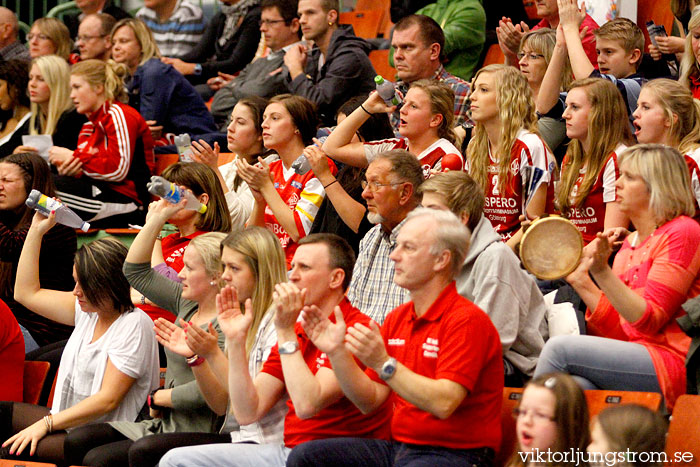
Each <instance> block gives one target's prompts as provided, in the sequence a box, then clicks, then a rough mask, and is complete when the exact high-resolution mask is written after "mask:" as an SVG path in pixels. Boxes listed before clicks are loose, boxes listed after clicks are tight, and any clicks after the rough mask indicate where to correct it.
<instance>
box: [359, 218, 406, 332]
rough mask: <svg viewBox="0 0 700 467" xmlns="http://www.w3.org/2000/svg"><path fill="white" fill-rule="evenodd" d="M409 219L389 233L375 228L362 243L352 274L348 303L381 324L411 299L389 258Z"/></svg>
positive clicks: (377, 226)
mask: <svg viewBox="0 0 700 467" xmlns="http://www.w3.org/2000/svg"><path fill="white" fill-rule="evenodd" d="M405 222H406V219H404V220H403V221H401V222H400V223H399V224H398V225H397V226H396V227H394V229H393V230H392V231H391V232H389V233H387V232H386V231H385V230H384V228H383V227H382V226H381V225H376V226H374V227H373V228H372V229H371V230H370V231H369V232H367V235H365V237H364V238H363V239H362V240H361V241H360V254H359V255H358V257H357V261H356V262H355V269H353V271H352V281H351V282H350V287H348V293H347V295H348V300H350V303H352V305H353V306H354V307H355V308H358V309H359V310H360V311H361V312H362V313H364V314H366V315H367V316H369V317H370V318H372V319H373V320H374V321H376V322H377V323H379V324H382V323H383V322H384V319H385V318H386V316H387V315H388V314H389V312H390V311H391V310H393V309H394V308H396V307H397V306H399V305H401V304H403V303H406V302H407V301H409V300H410V299H411V297H410V294H409V292H408V290H406V289H404V288H403V287H399V286H398V285H396V284H395V283H394V262H393V261H392V260H390V259H389V255H390V254H391V252H392V251H394V248H395V247H396V237H398V235H399V231H400V230H401V227H402V226H403V224H404V223H405Z"/></svg>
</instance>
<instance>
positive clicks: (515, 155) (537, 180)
mask: <svg viewBox="0 0 700 467" xmlns="http://www.w3.org/2000/svg"><path fill="white" fill-rule="evenodd" d="M510 156H511V162H510V183H509V184H508V185H507V186H506V190H505V193H501V192H500V190H499V188H498V180H499V173H498V161H497V160H495V159H494V158H493V156H492V155H491V151H490V149H489V166H488V168H487V177H488V180H487V182H486V183H487V187H486V193H485V197H486V200H485V204H484V215H485V216H486V217H487V218H488V220H489V221H491V225H493V228H494V229H495V230H496V232H498V233H499V234H500V235H501V237H502V238H503V240H504V241H506V240H508V239H509V238H510V237H511V236H512V235H513V234H514V233H515V232H516V231H517V230H518V229H519V228H520V221H519V219H518V218H519V217H520V215H521V214H524V213H525V209H526V207H527V204H528V203H529V201H530V200H529V196H532V195H533V194H534V193H535V192H536V191H537V189H538V188H539V187H540V185H542V184H543V183H545V184H547V185H548V188H547V206H550V205H551V204H552V200H553V197H554V192H553V190H552V186H551V185H552V184H551V181H552V180H553V173H554V171H555V169H556V162H555V160H554V156H553V155H552V153H551V152H550V151H549V150H548V149H547V147H546V146H545V145H544V143H543V142H542V139H541V138H540V137H539V136H537V135H536V134H534V133H530V132H528V131H525V130H521V131H520V132H519V133H518V137H517V139H516V140H515V143H514V144H513V147H512V148H511V151H510ZM469 170H470V166H469V161H467V171H469Z"/></svg>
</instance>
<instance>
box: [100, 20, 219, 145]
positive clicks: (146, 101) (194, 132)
mask: <svg viewBox="0 0 700 467" xmlns="http://www.w3.org/2000/svg"><path fill="white" fill-rule="evenodd" d="M112 59H113V60H114V61H115V62H117V63H123V64H124V65H126V66H127V67H128V68H129V73H130V74H131V78H129V79H128V80H126V83H127V89H128V92H129V105H130V106H132V107H133V108H135V109H137V110H138V111H139V112H140V113H141V115H142V116H143V118H144V119H146V120H147V123H148V125H149V127H150V128H151V133H152V134H153V136H154V140H156V145H164V144H173V141H172V139H168V138H163V137H165V136H166V135H167V134H172V135H179V134H181V133H187V134H189V135H190V136H191V137H192V139H195V138H199V137H203V138H204V139H207V140H211V139H212V136H211V135H210V136H206V135H208V134H210V133H216V132H217V128H216V125H215V124H214V118H213V117H212V116H211V114H210V113H209V111H208V110H207V107H206V105H204V101H203V100H202V98H201V97H200V96H199V94H197V91H195V89H194V87H192V85H191V84H190V83H189V81H187V79H186V78H185V77H184V76H182V75H181V74H180V73H178V72H177V71H176V70H175V69H174V68H173V67H172V66H170V65H166V64H165V63H163V62H161V61H160V52H159V51H158V45H157V44H156V42H155V40H154V39H153V33H151V30H150V29H148V27H147V26H146V23H144V22H143V21H141V20H139V19H133V18H126V19H123V20H121V21H118V22H117V24H115V25H114V28H112ZM172 135H171V138H172ZM161 138H163V139H161ZM212 142H213V141H212Z"/></svg>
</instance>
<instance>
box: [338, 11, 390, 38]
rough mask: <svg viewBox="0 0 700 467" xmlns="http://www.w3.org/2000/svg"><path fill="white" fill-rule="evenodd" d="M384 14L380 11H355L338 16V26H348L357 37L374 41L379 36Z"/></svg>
mask: <svg viewBox="0 0 700 467" xmlns="http://www.w3.org/2000/svg"><path fill="white" fill-rule="evenodd" d="M383 16H384V12H383V11H381V10H355V11H349V12H345V13H341V14H340V18H339V21H338V22H339V23H340V24H350V25H352V27H353V29H354V30H355V35H356V36H357V37H362V38H365V39H374V38H375V37H377V36H378V35H379V30H380V29H379V28H380V26H381V24H382V17H383Z"/></svg>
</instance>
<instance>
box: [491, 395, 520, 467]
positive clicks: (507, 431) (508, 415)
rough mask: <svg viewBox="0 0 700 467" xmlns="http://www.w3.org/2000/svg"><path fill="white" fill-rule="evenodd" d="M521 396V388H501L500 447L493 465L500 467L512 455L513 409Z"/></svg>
mask: <svg viewBox="0 0 700 467" xmlns="http://www.w3.org/2000/svg"><path fill="white" fill-rule="evenodd" d="M522 396H523V388H503V405H501V446H500V448H499V449H498V452H497V453H496V458H495V459H494V462H493V465H495V466H496V467H502V466H504V465H506V463H508V459H510V456H512V455H513V451H514V450H515V445H516V442H517V439H516V433H515V419H513V409H514V408H515V407H516V406H517V405H518V401H520V398H521V397H522Z"/></svg>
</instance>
